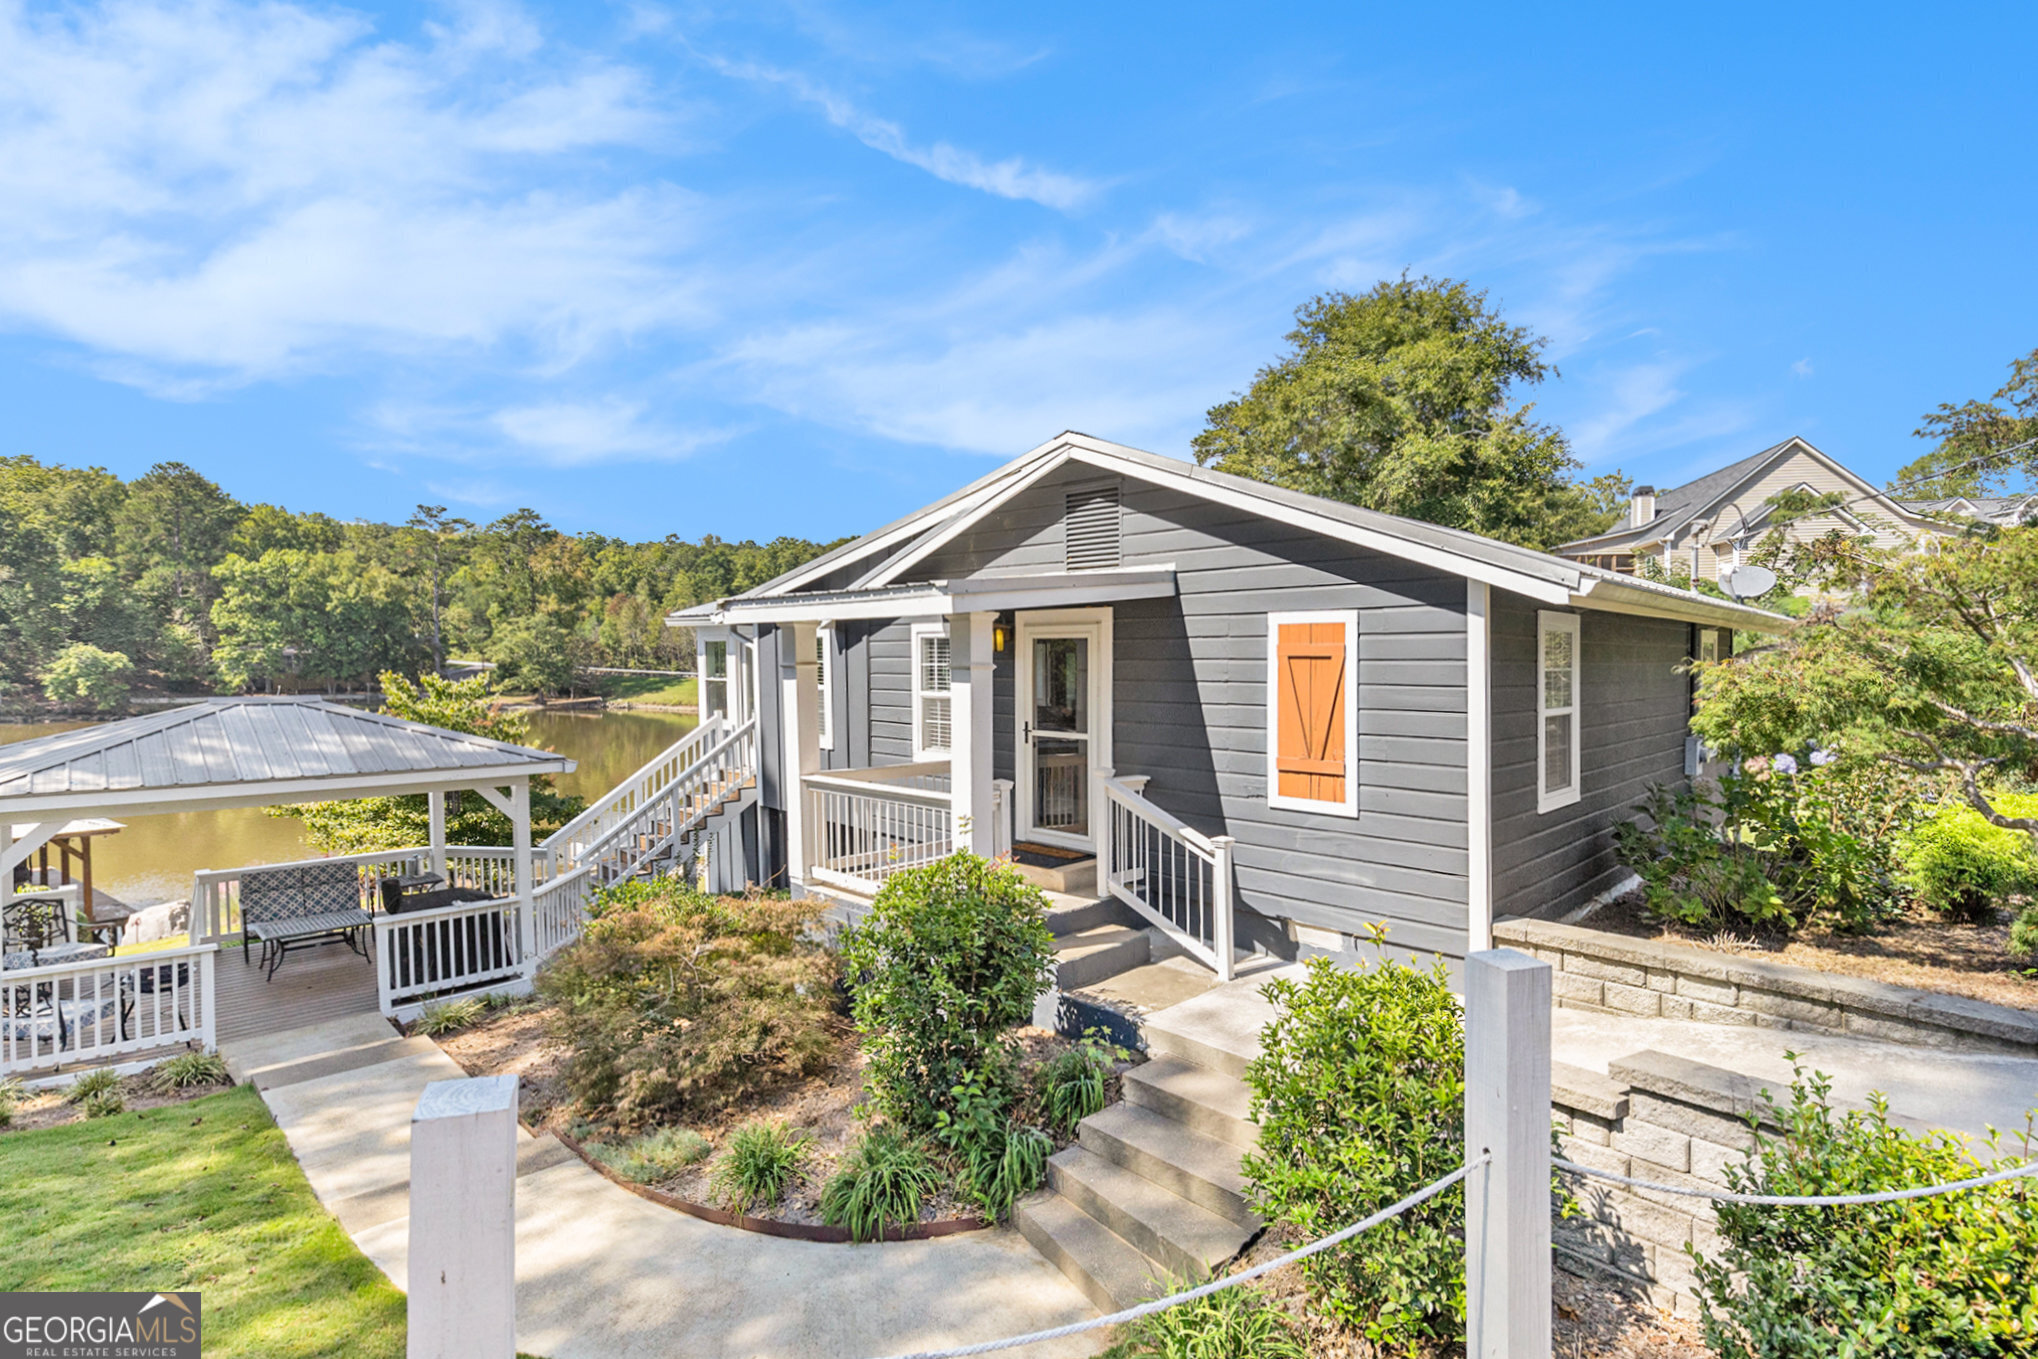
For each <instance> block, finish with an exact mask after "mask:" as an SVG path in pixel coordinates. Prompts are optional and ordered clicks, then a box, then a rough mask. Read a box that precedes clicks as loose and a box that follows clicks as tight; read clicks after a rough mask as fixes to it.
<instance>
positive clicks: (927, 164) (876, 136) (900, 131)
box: [705, 57, 1099, 212]
mask: <svg viewBox="0 0 2038 1359" xmlns="http://www.w3.org/2000/svg"><path fill="white" fill-rule="evenodd" d="M705 60H707V62H708V63H709V64H710V65H711V66H713V67H714V68H715V69H716V70H718V71H720V72H722V73H723V74H724V75H728V76H733V77H735V78H737V79H739V80H749V81H756V82H759V83H763V84H769V85H776V86H779V87H781V88H783V89H787V90H790V91H791V92H792V93H793V95H794V97H795V98H797V99H799V100H800V102H802V103H804V104H811V105H813V106H814V107H815V108H817V109H819V110H820V111H821V114H822V116H823V117H825V118H827V120H828V121H829V122H830V123H832V124H834V125H835V126H836V127H839V128H841V129H842V130H843V131H845V132H847V133H849V134H850V135H851V136H853V137H855V138H856V139H857V140H858V141H860V142H862V143H863V144H864V145H865V146H867V147H869V148H870V149H871V150H873V151H877V152H881V153H883V154H884V155H887V156H890V157H891V158H892V159H893V160H896V161H900V162H902V163H904V164H907V165H911V166H914V167H915V168H917V169H921V170H925V171H926V172H927V173H928V174H930V175H933V176H934V177H935V178H936V179H940V180H945V181H947V182H948V183H950V184H958V185H961V186H962V187H963V188H966V189H978V190H981V191H982V192H984V193H988V194H995V195H997V196H998V197H1000V198H1012V199H1025V200H1028V201H1031V202H1034V203H1038V204H1040V205H1041V206H1042V207H1048V208H1054V209H1056V210H1057V211H1061V212H1068V211H1071V210H1073V209H1076V208H1079V207H1082V206H1083V205H1084V204H1086V203H1088V202H1089V201H1090V200H1091V199H1093V198H1094V197H1095V196H1096V195H1097V193H1098V190H1099V186H1098V185H1097V184H1096V183H1094V182H1092V181H1090V180H1085V179H1081V178H1078V177H1077V176H1075V175H1066V174H1062V173H1060V172H1059V171H1055V170H1047V169H1042V168H1041V167H1039V166H1036V165H1033V164H1032V163H1030V162H1028V161H1027V160H1025V159H1023V158H1022V157H1019V156H1012V157H1008V158H1007V159H1005V160H1000V161H987V160H985V159H984V158H983V157H982V156H979V155H978V154H977V153H976V152H974V151H968V150H965V149H963V148H961V147H958V146H954V145H951V144H950V143H948V142H935V143H934V144H933V145H931V146H916V145H914V144H913V143H912V142H911V141H909V140H908V139H907V137H906V132H905V129H904V128H902V127H900V126H899V125H898V124H897V123H895V122H892V121H890V120H889V119H885V118H879V117H876V116H875V115H873V114H869V113H865V112H864V111H863V110H862V109H859V108H858V107H857V106H856V105H855V104H853V103H851V102H850V101H849V100H847V99H845V98H843V97H842V96H840V95H838V94H835V93H833V92H832V91H829V90H827V89H824V88H823V87H821V86H820V85H817V84H815V83H814V82H813V81H811V80H808V79H807V78H806V77H805V76H804V75H801V74H800V73H799V72H798V71H787V70H781V69H779V68H777V67H772V66H763V65H759V64H757V63H755V62H741V61H727V60H724V59H722V58H720V57H707V58H705Z"/></svg>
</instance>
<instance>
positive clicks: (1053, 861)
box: [1012, 840, 1096, 868]
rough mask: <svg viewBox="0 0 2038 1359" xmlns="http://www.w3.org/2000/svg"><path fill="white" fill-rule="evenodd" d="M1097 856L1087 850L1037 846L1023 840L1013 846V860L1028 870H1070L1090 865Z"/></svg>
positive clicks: (1057, 846)
mask: <svg viewBox="0 0 2038 1359" xmlns="http://www.w3.org/2000/svg"><path fill="white" fill-rule="evenodd" d="M1095 857H1096V856H1095V855H1094V854H1092V853H1091V852H1090V851H1089V850H1087V849H1063V848H1062V847H1061V846H1059V845H1036V844H1034V843H1033V842H1032V841H1031V840H1021V841H1020V842H1019V843H1018V844H1016V845H1014V846H1012V858H1013V859H1014V860H1015V861H1017V862H1019V863H1022V864H1025V865H1026V866H1027V867H1028V868H1069V867H1072V866H1073V865H1075V864H1080V863H1088V862H1089V861H1090V860H1091V859H1093V858H1095Z"/></svg>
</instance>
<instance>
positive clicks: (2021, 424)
mask: <svg viewBox="0 0 2038 1359" xmlns="http://www.w3.org/2000/svg"><path fill="white" fill-rule="evenodd" d="M1913 432H1914V433H1915V434H1916V435H1917V437H1918V438H1920V439H1933V440H1936V441H1937V442H1936V443H1935V444H1934V445H1933V447H1932V451H1931V452H1929V453H1927V454H1925V455H1924V456H1923V457H1920V458H1918V459H1917V460H1916V461H1914V462H1912V463H1910V464H1908V465H1907V466H1905V467H1904V469H1903V470H1902V471H1900V472H1898V473H1897V475H1896V480H1895V481H1893V482H1891V483H1890V486H1891V489H1892V490H1900V491H1902V492H1903V494H1905V495H1907V496H1917V497H1920V498H1925V499H1936V498H1937V497H1940V496H1955V495H1965V496H1974V495H2004V494H2007V493H2009V492H2010V491H2012V490H2013V489H2019V488H2023V489H2028V488H2029V487H2030V486H2031V485H2032V484H2033V483H2038V349H2034V350H2032V351H2031V352H2030V353H2029V354H2026V355H2024V356H2023V357H2022V358H2020V359H2016V360H2013V361H2012V362H2011V364H2010V380H2009V381H2008V382H2005V383H2004V384H2003V385H2002V386H2000V387H1998V388H1996V391H1995V395H1994V396H1993V397H1992V398H1990V399H1989V400H1987V401H1963V402H1961V403H1960V404H1958V405H1954V404H1952V403H1951V402H1942V403H1940V406H1939V408H1938V409H1937V410H1935V411H1933V412H1932V413H1931V414H1929V415H1927V416H1926V417H1925V418H1924V423H1923V424H1921V425H1919V426H1918V428H1917V429H1916V430H1915V431H1913Z"/></svg>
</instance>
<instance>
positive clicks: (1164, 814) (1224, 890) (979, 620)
mask: <svg viewBox="0 0 2038 1359" xmlns="http://www.w3.org/2000/svg"><path fill="white" fill-rule="evenodd" d="M1175 590H1176V586H1175V577H1174V572H1173V571H1172V570H1167V569H1143V570H1121V569H1103V570H1085V571H1065V572H1054V573H1042V574H1035V575H995V576H978V577H971V578H967V579H960V580H953V581H936V582H933V583H931V584H928V585H919V586H900V587H887V588H882V589H863V590H856V589H851V590H839V591H816V592H806V593H800V594H794V595H788V596H785V597H783V598H766V599H754V600H741V601H728V602H727V603H725V604H724V605H722V606H719V607H715V608H711V609H708V610H702V611H699V617H698V621H697V622H696V627H697V629H698V636H699V637H700V638H701V643H702V651H703V661H702V674H703V676H704V677H711V678H710V679H709V681H708V683H709V685H710V686H712V684H713V680H712V677H713V676H715V675H716V674H717V673H718V672H719V673H720V674H721V675H722V676H723V677H724V678H725V683H724V684H723V686H722V687H721V689H720V690H716V689H714V688H712V687H707V688H704V693H705V694H709V695H710V698H709V699H708V701H709V702H713V701H715V696H717V695H719V694H726V695H727V698H726V701H727V702H728V703H729V704H730V705H731V706H732V708H734V709H736V712H735V716H738V717H740V716H742V715H743V709H742V706H741V705H743V704H745V703H749V704H754V705H755V710H756V712H757V714H758V715H759V718H760V730H761V731H762V732H763V733H765V735H764V737H763V739H764V740H765V741H766V742H767V743H768V747H769V751H770V756H771V760H772V762H773V763H775V764H776V767H777V771H778V777H777V778H776V779H775V780H771V779H767V782H768V783H775V784H776V785H777V787H776V798H775V799H773V801H774V803H775V805H776V806H777V807H778V809H779V810H780V812H781V814H782V816H783V831H782V841H783V852H784V856H785V867H786V876H787V879H788V880H789V882H790V885H791V886H792V888H793V890H794V891H795V892H798V893H803V894H819V895H824V896H828V897H830V898H832V899H835V900H837V901H839V902H841V903H842V904H843V905H844V906H845V907H846V908H847V910H848V912H849V913H850V915H851V916H852V917H853V916H854V914H855V913H857V912H858V911H859V910H860V909H861V908H864V907H867V905H868V903H869V901H870V899H871V898H872V897H873V896H874V895H875V894H876V892H877V891H878V890H879V889H880V888H882V887H883V885H884V884H885V882H886V881H888V880H889V879H890V878H892V877H894V876H896V875H897V874H899V873H901V872H904V871H906V870H908V869H911V868H914V867H918V866H920V865H924V864H927V863H930V862H933V861H935V860H938V859H940V858H942V857H944V856H946V855H948V854H951V853H954V852H956V851H958V850H969V851H972V852H975V853H978V854H983V855H986V856H990V857H1008V858H1013V859H1016V860H1017V861H1018V862H1019V863H1020V865H1021V867H1022V871H1025V872H1027V873H1028V875H1029V876H1031V877H1034V878H1035V880H1036V881H1039V882H1041V883H1042V885H1044V886H1050V887H1053V888H1056V889H1059V890H1062V891H1065V892H1067V893H1069V894H1072V895H1081V896H1085V897H1107V896H1108V897H1115V898H1117V899H1118V900H1120V901H1122V902H1124V903H1126V904H1127V905H1129V906H1131V907H1132V908H1133V909H1134V910H1135V911H1137V912H1138V914H1139V915H1140V916H1141V917H1143V918H1144V919H1145V920H1146V921H1147V922H1148V923H1149V924H1150V925H1152V926H1153V927H1154V928H1156V929H1158V930H1159V931H1161V932H1162V933H1163V934H1165V935H1167V936H1168V938H1169V939H1171V940H1173V941H1174V943H1176V944H1177V945H1179V946H1180V948H1181V949H1182V950H1183V951H1184V952H1186V953H1188V954H1189V955H1190V956H1192V957H1195V958H1197V959H1199V960H1201V961H1203V962H1204V963H1205V964H1207V965H1208V966H1209V967H1211V968H1212V969H1213V970H1215V971H1217V972H1218V973H1219V975H1220V976H1222V977H1225V978H1228V977H1229V976H1230V973H1231V969H1232V959H1233V957H1234V956H1235V951H1236V950H1235V946H1234V939H1233V935H1234V930H1233V925H1232V917H1233V899H1232V896H1233V894H1232V883H1233V871H1232V862H1231V859H1232V842H1231V841H1230V839H1229V838H1227V837H1224V836H1221V835H1217V836H1212V835H1205V834H1203V833H1200V832H1199V831H1197V830H1196V829H1195V828H1193V827H1191V826H1189V825H1187V824H1185V823H1184V822H1183V821H1181V820H1180V819H1178V818H1177V817H1175V816H1173V815H1171V814H1170V813H1169V812H1168V811H1167V810H1165V809H1164V808H1163V807H1161V806H1159V805H1157V804H1156V803H1155V802H1153V801H1151V800H1149V799H1148V798H1147V797H1146V795H1145V794H1146V791H1147V784H1148V779H1147V777H1146V776H1145V775H1144V774H1142V773H1140V772H1137V771H1122V770H1120V769H1118V768H1117V767H1116V765H1115V762H1114V751H1113V747H1114V744H1115V743H1114V735H1115V734H1116V733H1115V731H1114V714H1113V706H1114V705H1113V691H1114V683H1115V681H1114V673H1113V672H1114V667H1115V665H1116V661H1117V654H1118V646H1117V641H1116V637H1115V629H1114V621H1115V616H1116V611H1117V610H1118V609H1119V608H1122V607H1124V606H1126V605H1127V604H1129V603H1131V602H1133V601H1172V600H1173V598H1174V596H1175ZM746 681H747V682H746Z"/></svg>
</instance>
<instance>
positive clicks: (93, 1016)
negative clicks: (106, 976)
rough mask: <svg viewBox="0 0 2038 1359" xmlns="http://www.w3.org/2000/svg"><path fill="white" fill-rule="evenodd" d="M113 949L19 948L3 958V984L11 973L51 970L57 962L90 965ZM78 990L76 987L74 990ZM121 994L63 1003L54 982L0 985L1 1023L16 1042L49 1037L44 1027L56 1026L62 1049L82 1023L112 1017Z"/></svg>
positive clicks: (69, 946)
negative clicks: (89, 963) (40, 968)
mask: <svg viewBox="0 0 2038 1359" xmlns="http://www.w3.org/2000/svg"><path fill="white" fill-rule="evenodd" d="M112 953H113V950H112V949H110V948H108V947H107V946H106V945H104V944H86V943H77V944H70V943H65V944H51V945H50V946H49V947H48V948H44V949H35V950H29V949H19V950H16V951H15V952H13V953H9V954H7V955H6V956H5V957H4V958H0V983H5V975H6V973H8V972H15V971H21V970H24V969H27V968H30V967H50V966H52V965H54V964H56V963H77V962H89V961H92V960H94V959H98V958H105V957H110V956H111V955H112ZM73 989H74V990H75V989H76V988H75V987H74V988H73ZM118 1006H119V994H118V993H117V992H116V993H115V995H113V996H110V997H104V998H98V999H95V1000H92V1001H86V1000H84V999H82V998H81V997H77V996H75V995H74V996H73V998H72V999H70V1000H62V999H60V998H59V996H58V994H57V983H56V982H55V981H54V980H44V981H36V982H24V983H20V984H14V983H5V984H0V1023H4V1025H5V1027H6V1029H7V1030H8V1031H10V1032H11V1034H12V1036H13V1037H14V1039H15V1041H17V1042H29V1041H33V1039H34V1038H35V1036H36V1035H37V1034H38V1032H40V1033H42V1034H44V1035H47V1033H48V1029H47V1028H45V1027H44V1026H46V1025H48V1026H53V1027H54V1028H55V1030H56V1035H57V1047H58V1048H59V1049H62V1048H66V1047H69V1046H70V1042H71V1033H72V1031H73V1030H75V1029H76V1028H77V1027H78V1026H79V1025H80V1024H81V1023H94V1022H98V1021H99V1020H103V1019H109V1018H111V1014H110V1013H109V1012H108V1011H109V1007H114V1008H115V1009H116V1010H117V1008H118Z"/></svg>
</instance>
